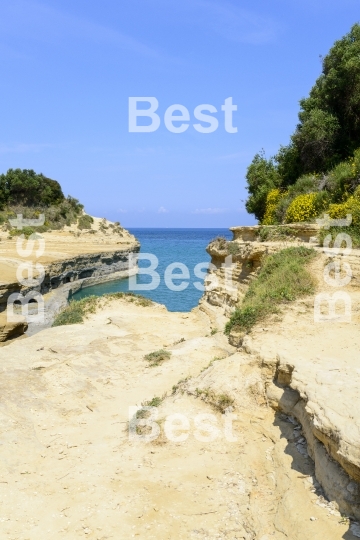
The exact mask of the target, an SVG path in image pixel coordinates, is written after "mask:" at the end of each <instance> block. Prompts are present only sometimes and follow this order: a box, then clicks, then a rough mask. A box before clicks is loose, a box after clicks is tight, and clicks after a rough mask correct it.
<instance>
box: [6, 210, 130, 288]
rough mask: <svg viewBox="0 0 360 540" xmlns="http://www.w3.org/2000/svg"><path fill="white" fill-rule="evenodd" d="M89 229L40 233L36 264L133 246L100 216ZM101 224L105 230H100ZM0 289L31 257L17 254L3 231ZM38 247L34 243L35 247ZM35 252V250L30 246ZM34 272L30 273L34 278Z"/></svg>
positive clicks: (74, 227)
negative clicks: (41, 241) (42, 248)
mask: <svg viewBox="0 0 360 540" xmlns="http://www.w3.org/2000/svg"><path fill="white" fill-rule="evenodd" d="M93 219H94V223H93V225H92V229H91V230H88V229H83V230H80V229H78V227H77V225H72V226H71V227H64V229H62V230H59V231H55V230H54V231H51V232H46V233H41V236H42V237H43V238H44V240H45V252H44V253H43V255H41V257H39V258H36V262H37V263H41V264H42V265H44V266H48V265H49V264H51V263H54V262H56V261H63V260H66V259H72V258H74V257H78V256H80V255H83V254H92V253H100V252H109V253H110V252H112V251H118V250H121V249H131V247H132V246H134V245H137V241H136V239H135V237H134V236H133V235H132V234H130V233H129V232H128V231H127V230H126V229H122V233H121V236H120V235H119V234H115V233H113V231H112V229H111V227H110V225H112V223H111V222H110V221H107V220H102V219H100V218H93ZM102 223H104V224H105V226H106V227H107V229H105V230H104V231H102V230H100V226H101V224H102ZM0 240H1V241H0V289H1V285H2V284H6V283H15V282H17V278H16V270H17V267H18V265H19V264H20V263H22V262H24V261H31V260H35V255H33V256H30V257H26V258H24V257H21V256H20V255H19V253H18V251H17V247H16V243H17V237H14V238H9V235H8V233H7V232H5V231H2V232H0ZM37 247H38V246H36V248H37ZM34 252H35V249H34ZM36 275H37V273H36V271H35V272H34V276H35V277H36Z"/></svg>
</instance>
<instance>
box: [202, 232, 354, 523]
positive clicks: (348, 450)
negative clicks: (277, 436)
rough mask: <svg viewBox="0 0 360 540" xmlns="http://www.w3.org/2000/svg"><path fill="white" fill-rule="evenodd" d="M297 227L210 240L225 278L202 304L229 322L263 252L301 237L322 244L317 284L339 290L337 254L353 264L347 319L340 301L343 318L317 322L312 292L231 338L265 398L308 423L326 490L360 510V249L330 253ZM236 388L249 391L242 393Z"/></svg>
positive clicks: (347, 509)
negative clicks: (328, 278) (333, 278)
mask: <svg viewBox="0 0 360 540" xmlns="http://www.w3.org/2000/svg"><path fill="white" fill-rule="evenodd" d="M292 227H293V228H296V227H297V230H295V233H294V237H293V238H288V239H285V240H284V239H282V240H281V241H271V242H260V241H259V235H258V232H259V227H255V228H240V227H239V228H234V229H232V230H233V233H234V239H233V241H232V242H224V241H223V240H221V239H220V240H217V241H215V242H213V243H212V244H210V246H209V247H208V252H209V253H210V254H211V256H212V262H213V264H215V266H216V268H217V269H216V270H213V273H214V274H215V275H216V277H217V278H218V286H217V287H216V288H215V290H213V291H211V292H208V293H206V294H205V295H204V298H203V300H202V303H201V307H202V309H204V311H206V313H208V314H209V316H211V317H212V320H213V324H215V325H218V326H223V324H224V322H225V320H226V317H227V316H229V315H230V314H231V312H232V311H233V310H234V308H235V306H237V305H240V304H241V300H242V298H243V296H244V294H245V292H246V290H247V287H248V285H249V283H250V281H251V280H252V279H254V278H255V277H256V274H257V271H258V269H259V268H260V267H261V263H262V260H264V257H265V256H266V255H268V254H270V253H274V252H276V251H279V250H281V249H283V248H284V247H287V246H290V245H294V243H295V244H296V245H298V244H300V243H303V244H304V245H309V242H310V243H311V245H312V246H313V247H314V249H316V250H317V252H318V256H317V258H316V260H315V262H314V263H313V264H312V267H311V270H312V273H313V275H314V276H316V279H317V292H323V293H328V294H331V295H332V294H333V293H334V292H335V290H336V289H335V290H334V288H333V287H331V286H329V285H328V284H326V282H325V281H324V269H325V267H326V265H327V263H329V261H330V260H331V261H333V260H335V261H337V262H339V264H342V263H343V262H345V261H346V263H347V264H349V265H350V267H351V270H352V278H351V281H350V283H349V284H348V285H347V286H346V287H342V288H341V290H342V291H345V292H347V293H348V294H349V296H350V297H351V302H352V317H351V322H347V323H345V322H341V318H340V315H341V314H342V313H343V308H342V306H338V318H335V320H332V321H328V322H319V323H314V299H315V298H314V296H311V297H308V298H304V299H301V300H298V301H296V302H294V303H292V304H290V305H285V306H284V307H283V310H282V311H283V313H282V315H281V316H280V317H279V316H278V315H275V316H273V317H270V318H269V320H265V321H264V322H262V323H261V324H258V325H257V326H256V327H255V328H254V329H253V330H252V331H251V332H250V334H248V335H247V336H245V338H244V336H243V333H241V332H240V333H237V332H236V331H234V332H232V333H231V334H230V343H232V344H233V345H236V346H238V347H239V350H240V351H241V352H242V354H244V353H245V355H248V356H249V358H248V360H247V363H248V364H250V365H253V366H254V374H255V373H257V376H258V384H259V388H258V389H257V392H258V393H259V395H261V396H263V398H264V400H265V402H266V403H267V404H268V405H269V406H271V407H272V408H273V409H274V410H275V411H278V412H281V413H283V414H286V415H289V416H290V417H291V418H293V419H294V421H296V422H298V423H299V424H300V425H301V437H302V438H303V440H304V442H305V443H306V445H307V446H306V455H309V456H310V457H311V459H312V460H313V461H314V467H315V474H316V478H317V480H318V481H319V482H320V484H321V486H322V488H323V489H324V492H325V494H326V496H327V497H328V498H329V500H330V501H333V502H334V503H335V504H337V505H338V507H339V508H340V510H341V511H342V512H343V513H345V514H347V515H352V516H356V517H357V518H360V420H359V419H360V414H359V413H360V394H359V387H360V370H359V365H358V351H359V350H360V339H359V323H360V319H359V306H360V286H359V285H360V281H359V271H360V252H359V250H353V251H352V252H351V253H350V254H348V255H346V257H345V256H342V255H339V256H336V257H332V258H331V259H330V258H329V257H328V255H327V254H325V253H323V249H322V248H320V247H318V246H317V245H316V242H315V238H314V233H315V234H316V229H314V227H312V226H308V228H307V230H306V231H303V230H301V227H302V226H292ZM304 233H305V234H304ZM230 252H231V253H233V254H234V255H233V263H232V270H233V279H234V289H233V290H232V291H230V292H229V290H228V288H226V286H225V270H224V268H223V267H222V265H224V263H225V258H226V257H227V256H228V255H229V253H230ZM208 281H209V282H210V278H209V279H208ZM324 309H325V307H324ZM236 394H237V396H238V398H239V397H240V396H241V399H242V394H239V393H238V392H236ZM234 397H236V396H235V394H234ZM299 434H300V432H299Z"/></svg>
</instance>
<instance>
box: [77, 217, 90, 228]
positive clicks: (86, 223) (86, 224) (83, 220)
mask: <svg viewBox="0 0 360 540" xmlns="http://www.w3.org/2000/svg"><path fill="white" fill-rule="evenodd" d="M93 223H94V220H93V218H92V217H91V216H89V215H88V214H85V215H83V216H80V217H79V220H78V229H91V225H92V224H93Z"/></svg>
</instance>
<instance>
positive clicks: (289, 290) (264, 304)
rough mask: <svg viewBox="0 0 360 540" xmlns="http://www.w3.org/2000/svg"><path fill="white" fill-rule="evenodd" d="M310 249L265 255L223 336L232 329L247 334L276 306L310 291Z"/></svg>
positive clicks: (277, 308) (274, 310) (276, 307)
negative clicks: (235, 328) (307, 267)
mask: <svg viewBox="0 0 360 540" xmlns="http://www.w3.org/2000/svg"><path fill="white" fill-rule="evenodd" d="M315 255H316V252H315V250H314V249H309V248H305V247H290V248H286V249H283V250H282V251H280V252H278V253H275V254H274V255H269V256H268V257H267V258H266V259H265V262H264V264H263V266H262V268H261V270H260V272H259V274H258V276H257V277H256V278H255V279H254V280H253V281H252V282H251V284H250V287H249V289H248V290H247V292H246V294H245V297H244V299H243V302H242V305H241V306H240V307H238V308H237V309H236V310H235V312H234V313H233V314H232V316H231V318H230V320H229V322H228V323H227V324H226V327H225V333H226V334H229V333H230V332H231V330H232V329H233V328H234V327H237V328H238V329H239V330H243V331H245V332H248V331H249V330H250V329H251V328H252V327H253V326H254V325H255V324H256V323H257V322H258V321H260V320H261V319H263V318H264V317H266V316H267V315H269V314H271V313H277V312H278V311H279V306H280V305H281V304H285V303H288V302H291V301H293V300H295V299H296V298H299V297H301V296H304V295H307V294H310V293H311V292H313V291H314V279H313V277H312V275H311V274H310V272H309V271H308V270H307V269H306V264H307V263H308V262H310V261H311V259H312V258H313V257H315Z"/></svg>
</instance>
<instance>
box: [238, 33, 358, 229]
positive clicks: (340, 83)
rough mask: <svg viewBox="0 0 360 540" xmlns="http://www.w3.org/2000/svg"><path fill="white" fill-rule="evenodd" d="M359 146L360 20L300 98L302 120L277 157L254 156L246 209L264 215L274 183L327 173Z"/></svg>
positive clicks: (326, 59) (330, 54) (334, 49)
mask: <svg viewBox="0 0 360 540" xmlns="http://www.w3.org/2000/svg"><path fill="white" fill-rule="evenodd" d="M359 147H360V25H359V24H355V25H354V26H353V27H352V28H351V30H350V32H349V33H348V34H346V35H345V36H344V37H343V38H342V39H340V40H339V41H336V42H335V44H334V46H333V47H332V48H331V49H330V51H329V53H328V54H327V56H325V57H324V59H323V64H322V73H321V75H320V77H319V78H318V79H317V81H316V82H315V85H314V86H313V88H312V89H311V91H310V94H309V96H308V97H307V98H304V99H302V100H300V112H299V123H298V125H297V127H296V129H295V132H294V133H293V135H292V136H291V138H290V142H289V144H288V145H287V146H283V147H280V150H279V152H278V153H277V155H276V156H275V157H274V158H273V159H272V160H269V161H266V160H265V158H264V156H263V154H257V155H256V156H255V158H254V160H253V162H252V164H251V165H250V167H249V169H248V173H247V176H246V178H247V181H248V191H249V193H250V197H249V200H248V202H247V204H246V208H247V210H248V211H249V212H250V213H253V214H255V216H256V217H257V219H260V220H261V219H262V217H263V215H264V200H265V199H266V193H268V191H269V186H272V185H274V184H275V187H276V186H280V187H283V188H287V187H288V186H291V185H293V184H294V183H295V182H296V180H297V179H298V178H299V177H300V176H302V175H305V174H309V173H326V172H327V171H329V170H330V169H332V168H334V167H335V166H336V165H337V164H339V163H340V162H341V161H344V160H346V159H347V158H348V157H349V156H351V155H353V153H354V151H355V150H356V149H357V148H359ZM259 160H260V161H259ZM262 160H264V161H262ZM265 162H266V163H265ZM275 178H277V179H276V180H274V179H275ZM270 189H271V188H270Z"/></svg>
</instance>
